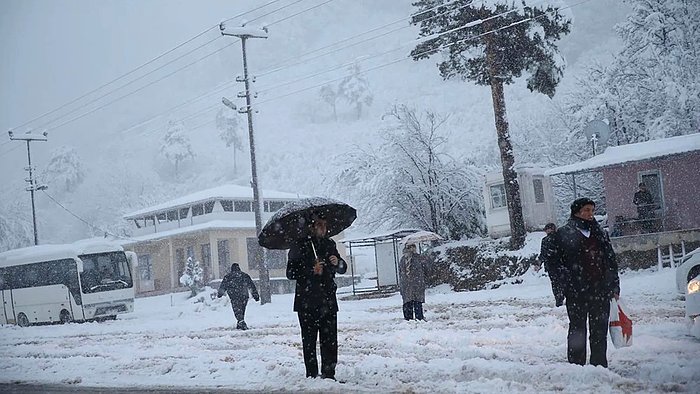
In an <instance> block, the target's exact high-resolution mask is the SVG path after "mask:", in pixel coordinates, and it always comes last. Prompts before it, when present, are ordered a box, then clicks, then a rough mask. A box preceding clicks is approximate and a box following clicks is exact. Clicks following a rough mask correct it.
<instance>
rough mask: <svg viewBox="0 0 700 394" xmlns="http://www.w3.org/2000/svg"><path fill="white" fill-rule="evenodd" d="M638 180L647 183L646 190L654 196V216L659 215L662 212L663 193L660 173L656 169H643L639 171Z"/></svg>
mask: <svg viewBox="0 0 700 394" xmlns="http://www.w3.org/2000/svg"><path fill="white" fill-rule="evenodd" d="M639 182H640V183H641V182H644V184H645V185H647V190H649V193H651V195H652V197H654V203H655V204H657V211H656V214H657V215H656V217H660V215H661V214H663V212H664V193H663V185H662V183H661V174H660V173H659V171H658V170H653V171H645V172H640V173H639Z"/></svg>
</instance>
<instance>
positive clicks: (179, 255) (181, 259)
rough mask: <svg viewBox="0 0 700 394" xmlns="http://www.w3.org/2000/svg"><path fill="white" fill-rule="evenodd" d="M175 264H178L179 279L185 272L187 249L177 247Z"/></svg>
mask: <svg viewBox="0 0 700 394" xmlns="http://www.w3.org/2000/svg"><path fill="white" fill-rule="evenodd" d="M175 264H176V265H177V279H179V278H180V277H181V276H182V273H183V272H185V251H184V250H183V249H182V248H178V249H175Z"/></svg>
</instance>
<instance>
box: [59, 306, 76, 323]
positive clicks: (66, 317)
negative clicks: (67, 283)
mask: <svg viewBox="0 0 700 394" xmlns="http://www.w3.org/2000/svg"><path fill="white" fill-rule="evenodd" d="M59 319H60V321H61V324H66V323H70V322H72V321H73V319H72V318H71V317H70V312H68V311H67V310H65V309H64V310H62V311H61V316H60V317H59Z"/></svg>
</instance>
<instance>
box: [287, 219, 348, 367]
mask: <svg viewBox="0 0 700 394" xmlns="http://www.w3.org/2000/svg"><path fill="white" fill-rule="evenodd" d="M346 271H347V264H346V263H345V260H343V259H342V258H341V257H340V254H339V253H338V249H337V248H336V245H335V241H333V240H332V239H330V238H328V231H327V222H326V219H325V217H324V216H323V214H322V213H314V214H313V215H312V216H311V225H310V228H309V235H308V236H307V237H303V238H301V239H298V240H297V241H296V242H294V243H293V244H292V245H291V248H290V249H289V254H288V258H287V278H288V279H290V280H295V281H296V288H295V294H294V311H295V312H297V315H298V317H299V326H300V328H301V343H302V349H303V354H304V366H305V367H306V377H307V378H316V377H317V376H318V359H317V358H316V338H317V337H318V338H320V341H321V377H322V378H324V379H332V380H335V367H336V364H337V362H338V300H337V299H336V295H335V292H336V289H337V286H336V284H335V281H334V278H335V274H336V273H338V274H344V273H345V272H346Z"/></svg>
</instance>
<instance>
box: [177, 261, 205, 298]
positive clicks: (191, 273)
mask: <svg viewBox="0 0 700 394" xmlns="http://www.w3.org/2000/svg"><path fill="white" fill-rule="evenodd" d="M203 279H204V271H203V270H202V267H201V266H200V264H199V261H193V260H192V257H188V258H187V263H185V272H183V274H182V276H180V283H181V284H182V285H183V286H187V287H189V288H190V291H191V292H192V293H191V294H190V296H191V297H194V296H196V295H197V293H198V292H199V291H200V290H201V289H202V281H203Z"/></svg>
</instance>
